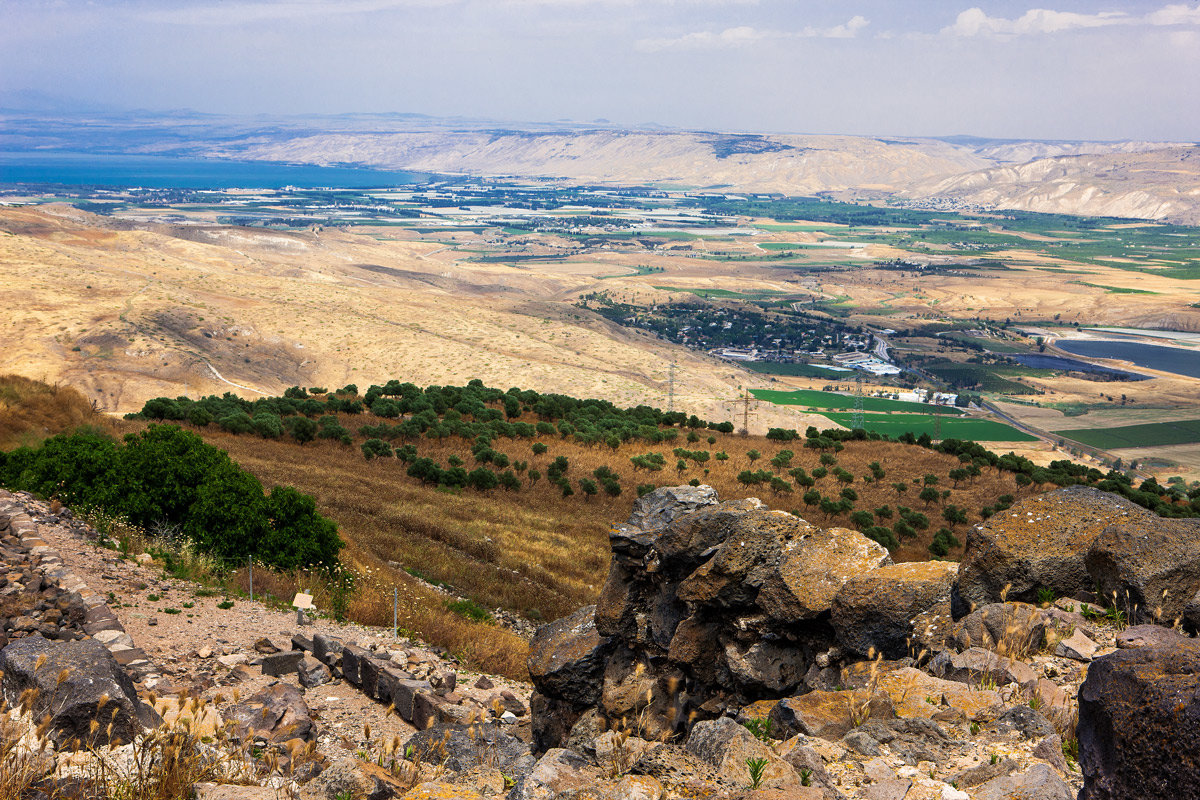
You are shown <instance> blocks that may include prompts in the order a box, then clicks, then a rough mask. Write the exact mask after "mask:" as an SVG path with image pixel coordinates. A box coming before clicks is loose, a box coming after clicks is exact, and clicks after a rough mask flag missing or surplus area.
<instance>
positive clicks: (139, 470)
mask: <svg viewBox="0 0 1200 800" xmlns="http://www.w3.org/2000/svg"><path fill="white" fill-rule="evenodd" d="M247 419H249V417H247ZM314 425H315V423H314ZM0 482H2V483H3V484H4V485H5V486H6V487H8V488H10V489H20V490H24V491H28V492H33V493H34V494H38V495H41V496H43V497H51V496H54V497H57V498H59V499H61V500H63V501H64V502H66V503H68V504H70V505H76V506H78V507H80V508H81V509H89V508H96V509H103V510H104V511H105V512H106V513H107V514H109V515H113V516H119V517H123V518H125V519H126V520H128V521H129V522H130V523H131V524H133V525H137V526H139V527H142V528H145V529H147V530H151V529H154V528H155V527H156V526H161V525H164V524H168V525H178V526H179V527H180V529H181V530H182V531H183V533H184V535H185V536H186V537H187V538H188V539H190V540H191V541H192V542H194V543H195V544H196V545H197V546H198V547H199V548H200V549H201V550H202V551H204V552H207V553H212V554H214V555H217V556H220V557H222V558H225V559H230V560H234V559H236V560H241V559H245V558H246V557H248V556H254V557H255V558H257V559H258V560H260V561H262V562H263V563H265V564H268V565H270V566H274V567H279V568H282V569H294V568H297V567H302V566H310V565H312V566H315V565H326V566H328V565H331V564H333V563H335V562H336V561H337V553H338V550H339V549H341V547H342V546H343V542H342V541H341V539H340V538H338V535H337V527H336V526H335V525H334V524H333V523H332V522H330V521H329V520H327V519H325V518H324V517H322V516H321V515H320V514H318V513H317V511H316V504H315V502H314V501H313V499H312V498H311V497H308V496H307V495H303V494H300V493H299V492H297V491H296V490H294V489H291V488H287V487H277V488H275V489H273V490H272V491H271V493H270V494H269V495H268V494H265V493H264V492H263V487H262V484H261V483H260V482H259V481H258V479H257V478H255V477H254V476H253V475H251V474H250V473H248V472H246V471H245V470H243V469H242V468H241V467H239V466H237V465H236V464H234V463H233V461H231V460H230V458H229V456H228V454H226V453H225V452H224V451H222V450H219V449H217V448H216V447H213V446H212V445H209V444H205V442H204V441H203V440H202V439H201V438H200V437H199V436H197V435H196V434H194V433H191V432H189V431H185V430H183V429H181V428H180V427H178V426H176V425H151V426H150V427H148V428H147V429H146V430H144V431H141V432H140V433H136V434H129V435H128V436H126V437H125V442H124V443H123V444H117V443H116V442H113V441H111V440H109V439H106V438H104V437H103V436H99V435H97V434H95V433H76V434H71V435H61V436H54V437H51V438H50V439H47V440H46V441H45V442H44V443H43V445H42V446H41V447H40V448H38V449H37V450H30V449H28V448H22V449H19V450H16V451H14V452H13V453H11V454H8V457H6V458H5V459H4V468H3V470H2V472H0Z"/></svg>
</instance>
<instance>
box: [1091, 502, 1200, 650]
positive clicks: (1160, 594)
mask: <svg viewBox="0 0 1200 800" xmlns="http://www.w3.org/2000/svg"><path fill="white" fill-rule="evenodd" d="M1087 570H1088V575H1089V576H1090V577H1091V578H1092V580H1093V581H1094V582H1095V585H1096V586H1097V588H1098V591H1099V594H1101V595H1102V598H1103V600H1104V602H1106V603H1108V604H1110V605H1113V606H1115V607H1117V608H1118V609H1120V610H1122V611H1124V612H1125V613H1126V615H1127V616H1128V617H1129V618H1130V619H1131V620H1138V619H1140V620H1147V621H1151V620H1153V621H1158V620H1162V621H1163V622H1165V623H1167V624H1171V623H1172V622H1174V621H1176V620H1182V621H1183V622H1184V623H1185V625H1186V626H1187V627H1189V628H1191V629H1192V630H1195V629H1196V627H1197V624H1198V623H1200V615H1198V614H1195V613H1191V614H1189V613H1187V612H1188V610H1189V609H1188V606H1189V604H1190V603H1191V601H1192V598H1193V597H1195V596H1196V594H1197V592H1200V520H1194V519H1163V518H1158V517H1156V518H1153V519H1152V520H1140V519H1139V520H1122V521H1118V522H1115V523H1114V524H1112V525H1109V526H1108V527H1107V528H1105V529H1104V531H1103V532H1102V533H1101V534H1100V536H1099V537H1098V538H1097V539H1096V540H1095V542H1093V543H1092V547H1091V549H1090V550H1089V551H1088V554H1087Z"/></svg>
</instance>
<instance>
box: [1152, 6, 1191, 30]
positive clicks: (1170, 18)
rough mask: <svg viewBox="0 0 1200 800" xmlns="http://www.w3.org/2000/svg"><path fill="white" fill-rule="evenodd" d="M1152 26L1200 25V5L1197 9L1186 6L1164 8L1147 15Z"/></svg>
mask: <svg viewBox="0 0 1200 800" xmlns="http://www.w3.org/2000/svg"><path fill="white" fill-rule="evenodd" d="M1146 21H1147V22H1149V23H1150V24H1151V25H1200V3H1197V4H1196V6H1195V8H1193V7H1191V6H1188V5H1185V4H1173V5H1169V6H1163V7H1162V8H1160V9H1159V10H1158V11H1155V12H1153V13H1151V14H1147V15H1146Z"/></svg>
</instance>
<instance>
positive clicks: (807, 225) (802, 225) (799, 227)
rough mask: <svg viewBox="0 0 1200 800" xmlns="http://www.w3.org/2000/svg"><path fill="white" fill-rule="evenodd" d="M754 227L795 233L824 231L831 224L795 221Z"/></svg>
mask: <svg viewBox="0 0 1200 800" xmlns="http://www.w3.org/2000/svg"><path fill="white" fill-rule="evenodd" d="M754 227H756V228H758V229H759V230H763V231H776V232H783V233H796V232H798V231H824V230H829V228H830V227H833V226H830V225H823V224H821V223H819V222H797V223H792V224H784V225H769V224H763V225H755V226H754Z"/></svg>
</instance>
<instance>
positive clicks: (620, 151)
mask: <svg viewBox="0 0 1200 800" xmlns="http://www.w3.org/2000/svg"><path fill="white" fill-rule="evenodd" d="M207 155H210V156H217V157H235V158H242V159H255V160H267V161H293V162H303V163H314V164H328V163H345V162H353V163H356V164H363V165H367V166H371V167H376V168H384V169H405V170H420V171H427V172H439V173H454V174H468V175H491V176H496V175H519V176H536V177H555V178H566V179H569V180H576V181H583V182H589V183H603V182H611V183H624V184H647V183H650V184H653V183H669V184H673V185H679V186H705V187H714V186H726V187H729V188H733V189H738V190H749V189H753V190H757V191H773V192H783V193H786V194H812V193H815V192H822V191H828V190H841V189H848V188H852V187H857V188H868V189H875V190H881V191H896V190H899V189H901V188H903V187H905V186H907V185H910V184H911V183H913V182H915V181H922V180H927V179H930V178H934V177H938V176H946V175H951V174H959V173H962V172H965V171H969V170H976V169H980V168H983V167H986V166H989V165H990V164H991V163H992V162H990V161H987V160H985V159H982V158H979V157H977V156H975V155H974V154H972V153H970V152H969V151H967V150H965V149H962V148H958V147H954V146H952V145H949V144H946V143H944V142H940V141H936V140H933V139H906V140H882V139H872V138H867V137H860V136H779V135H762V136H760V135H747V134H723V133H692V132H678V133H677V132H671V133H650V132H630V131H584V132H576V131H567V132H545V133H527V132H516V131H494V132H490V131H489V132H475V131H461V132H460V131H454V132H412V133H409V132H398V133H383V134H371V133H322V134H314V135H309V136H295V137H292V138H278V139H273V140H268V141H263V140H262V139H261V138H257V137H256V138H254V139H248V140H246V141H244V142H232V143H229V144H222V145H218V146H214V147H212V148H209V149H208V152H207Z"/></svg>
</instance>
